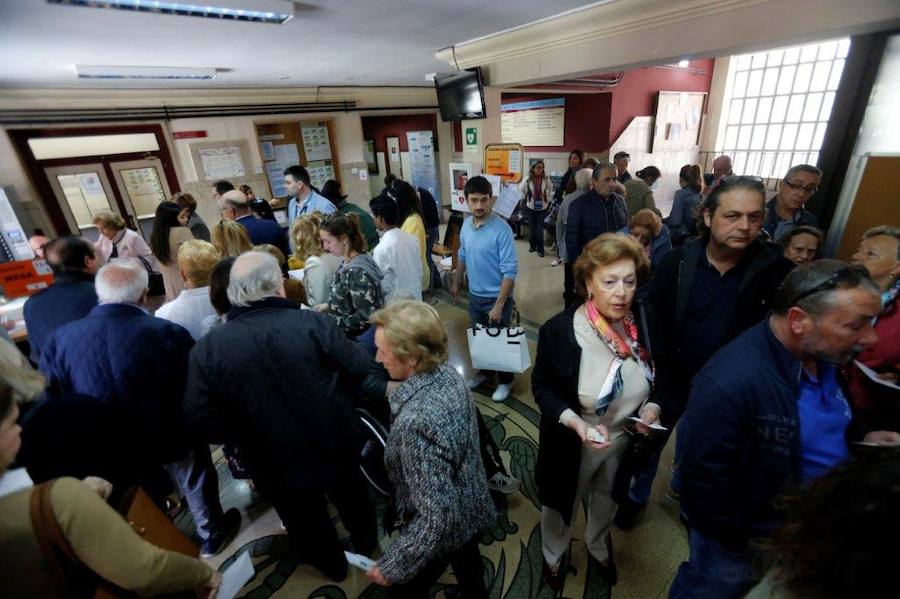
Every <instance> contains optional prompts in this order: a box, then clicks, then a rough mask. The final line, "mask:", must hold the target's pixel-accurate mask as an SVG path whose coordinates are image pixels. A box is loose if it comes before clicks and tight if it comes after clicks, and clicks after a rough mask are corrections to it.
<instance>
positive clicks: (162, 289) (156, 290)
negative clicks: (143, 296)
mask: <svg viewBox="0 0 900 599" xmlns="http://www.w3.org/2000/svg"><path fill="white" fill-rule="evenodd" d="M138 260H140V261H141V264H143V265H144V268H146V269H147V275H148V277H149V281H148V284H147V288H148V289H149V291H148V292H147V295H148V296H149V297H154V296H157V295H165V294H166V285H165V283H163V276H162V273H158V272H155V271H154V270H153V267H152V266H150V261H149V260H147V259H146V258H144V257H143V256H138Z"/></svg>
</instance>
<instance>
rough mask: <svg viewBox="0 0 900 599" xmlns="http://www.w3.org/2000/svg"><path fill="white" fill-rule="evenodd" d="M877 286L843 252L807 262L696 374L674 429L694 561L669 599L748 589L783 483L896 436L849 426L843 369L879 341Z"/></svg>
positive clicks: (774, 521) (894, 441) (774, 522)
mask: <svg viewBox="0 0 900 599" xmlns="http://www.w3.org/2000/svg"><path fill="white" fill-rule="evenodd" d="M879 292H880V290H879V289H878V287H877V286H876V285H875V284H874V283H873V282H872V280H871V279H870V278H869V276H868V273H867V272H866V270H865V269H864V268H861V267H851V266H848V265H846V264H844V263H842V262H838V261H837V260H819V261H816V262H812V263H810V264H805V265H803V266H799V267H797V268H796V269H795V270H793V271H792V272H791V273H790V274H789V275H788V276H787V277H786V278H785V280H784V283H783V284H782V285H781V286H780V287H779V288H778V291H777V292H776V294H775V296H774V298H773V301H772V306H771V308H772V312H771V314H770V315H769V316H768V318H766V319H765V320H763V321H762V322H760V323H759V324H757V325H756V326H753V327H751V328H750V329H748V330H747V331H745V332H744V333H743V334H741V335H740V336H738V337H737V338H736V339H734V341H732V342H731V343H729V344H728V345H726V346H725V347H723V348H722V349H721V350H720V351H719V352H718V353H716V354H715V355H714V356H713V357H712V358H710V360H709V362H708V363H707V364H706V366H705V367H704V368H703V370H701V371H700V373H699V374H698V375H697V376H696V377H695V378H694V382H693V385H692V387H691V395H690V400H689V401H688V405H687V410H686V412H685V414H684V417H683V418H682V420H681V424H680V428H679V431H678V436H679V442H680V443H679V445H680V447H681V457H680V461H679V464H678V469H679V474H680V477H681V508H682V513H683V515H684V517H685V518H686V520H687V523H688V527H689V530H690V558H689V560H688V561H687V562H684V563H682V564H681V567H680V568H679V570H678V573H677V574H676V576H675V580H674V581H673V583H672V588H671V591H670V594H669V597H670V599H672V598H677V599H680V598H682V597H716V598H722V599H727V598H730V597H735V598H737V597H743V596H744V595H745V594H746V593H747V591H749V590H750V589H751V588H752V587H753V586H754V585H755V584H756V583H757V582H758V581H759V580H760V578H762V574H764V573H763V572H759V571H758V570H756V569H755V568H754V564H755V560H754V558H755V557H757V556H756V555H755V549H754V548H755V547H756V544H755V541H758V540H760V539H764V538H766V537H767V536H769V535H770V534H771V533H772V531H773V529H774V528H776V527H777V526H778V515H777V512H776V506H775V503H776V502H775V499H776V498H777V496H778V495H779V494H780V493H781V492H783V491H784V489H785V487H786V486H787V485H792V484H800V483H807V482H809V481H811V480H813V479H816V478H818V477H820V476H822V475H823V474H825V473H826V472H828V470H830V469H831V468H832V467H834V466H836V465H838V464H840V463H841V462H843V461H844V460H846V459H847V458H848V456H849V453H850V452H849V447H848V442H853V441H862V442H865V443H877V444H882V445H898V444H900V435H898V434H897V433H893V432H889V431H875V432H870V433H868V434H866V435H865V437H862V438H860V437H861V436H862V432H863V431H862V430H860V431H859V433H858V434H854V432H851V433H849V434H848V427H849V426H850V423H851V420H852V419H853V415H852V413H851V410H850V406H849V404H848V402H847V398H846V397H845V396H844V393H843V391H842V390H841V384H840V375H839V373H838V367H839V366H840V365H841V364H846V363H847V362H849V361H850V360H851V359H853V357H854V356H855V355H857V354H858V353H859V352H860V351H862V350H864V349H865V348H867V347H870V346H871V345H872V344H874V343H875V342H876V340H877V339H878V335H877V334H876V332H875V330H874V329H873V328H872V318H873V317H874V316H875V315H877V314H878V313H879V311H880V309H881V303H880V300H879ZM855 430H856V427H855V426H854V428H853V429H851V431H855ZM827 532H828V531H827V528H826V529H823V534H827ZM849 566H850V567H852V564H851V565H849Z"/></svg>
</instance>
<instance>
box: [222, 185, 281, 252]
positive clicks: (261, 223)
mask: <svg viewBox="0 0 900 599" xmlns="http://www.w3.org/2000/svg"><path fill="white" fill-rule="evenodd" d="M219 210H220V211H221V213H222V218H224V219H229V220H234V221H237V222H239V223H241V224H242V225H244V228H245V229H247V235H249V236H250V241H251V242H253V245H263V244H267V243H268V244H271V245H274V246H275V247H277V248H278V249H279V250H281V252H282V253H283V254H284V255H285V256H289V255H290V253H291V251H290V249H289V248H288V240H287V235H286V234H285V231H284V229H282V228H281V225H279V224H278V223H277V222H275V221H272V220H268V219H261V218H257V217H256V216H255V215H254V214H253V212H251V210H250V201H249V200H248V199H247V196H246V195H244V192H242V191H240V190H237V189H232V190H231V191H226V192H225V193H223V194H222V195H221V196H220V197H219Z"/></svg>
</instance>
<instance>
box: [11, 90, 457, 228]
mask: <svg viewBox="0 0 900 599" xmlns="http://www.w3.org/2000/svg"><path fill="white" fill-rule="evenodd" d="M317 99H318V100H319V101H323V102H324V101H335V100H355V101H356V103H357V106H358V107H360V108H380V107H390V106H423V107H431V106H434V105H436V103H437V100H436V98H435V95H434V90H433V89H432V88H426V87H422V88H340V89H334V88H332V89H329V88H320V89H319V90H318V91H316V90H307V89H297V90H283V89H279V90H261V89H256V90H209V91H202V92H201V91H197V90H169V91H159V90H121V91H116V92H108V91H99V90H80V91H72V90H0V109H36V108H40V109H65V108H110V107H134V106H190V105H217V104H222V105H228V104H241V103H248V104H249V103H273V102H313V101H316V100H317ZM419 111H420V110H419ZM406 112H418V111H416V110H404V111H396V113H395V114H402V113H406ZM365 114H366V113H365V112H330V113H325V112H323V113H303V114H283V115H276V116H234V117H204V118H186V119H174V120H171V121H167V122H158V124H160V125H162V127H163V131H164V133H165V135H166V138H167V142H168V145H169V148H170V150H171V152H172V159H173V162H174V164H175V169H176V172H177V174H178V179H179V182H180V183H181V185H182V187H184V186H186V185H189V184H191V183H192V182H196V181H197V180H198V175H197V172H196V169H195V166H194V164H193V161H192V160H191V154H190V145H191V144H192V143H195V142H198V141H227V140H237V139H242V140H246V141H247V142H248V144H249V146H250V156H249V161H250V165H251V174H253V175H258V174H262V173H263V165H262V157H261V156H260V155H259V148H258V145H257V143H256V129H255V124H256V123H265V122H276V121H290V120H308V119H316V118H321V119H332V120H333V121H334V131H335V139H334V140H332V143H334V144H335V146H336V148H337V152H338V155H339V157H340V162H341V164H340V165H335V166H336V169H340V173H341V178H342V180H343V182H344V192H345V193H346V194H348V195H349V196H350V198H351V199H353V200H354V201H355V202H357V203H360V204H361V205H365V206H367V205H368V200H369V199H370V195H369V183H368V181H366V180H361V179H360V178H359V169H364V168H365V162H364V158H363V133H362V121H361V116H363V115H365ZM371 114H384V112H382V111H378V112H372V113H371ZM115 124H117V125H119V124H125V123H115ZM144 124H146V122H145V123H144ZM91 125H93V124H91ZM441 125H445V124H444V123H441ZM53 126H55V127H58V126H61V125H59V124H54V125H53ZM62 126H64V125H62ZM443 129H446V130H442V132H441V134H440V139H441V140H442V143H447V140H449V143H450V146H449V147H450V148H452V143H453V135H452V131H451V130H450V129H449V127H446V126H445V127H443ZM188 130H204V131H207V135H208V136H207V137H206V138H200V139H179V140H176V139H173V137H172V133H173V132H175V131H188ZM445 170H446V168H443V169H442V168H439V169H438V177H439V178H440V177H441V173H442V172H443V171H445ZM0 186H3V187H5V188H7V189H8V190H9V191H10V194H9V195H10V196H11V199H12V203H13V206H14V208H15V209H16V211H17V213H18V214H19V215H20V218H21V220H22V221H23V222H22V224H23V226H24V227H25V228H26V231H28V232H30V230H31V229H33V228H35V227H40V228H44V229H45V230H48V231H51V232H52V231H53V228H52V227H51V226H50V223H49V219H48V218H47V217H46V215H45V213H44V210H43V206H42V204H41V202H40V201H39V200H40V198H38V196H37V193H36V191H35V189H34V188H33V186H32V185H31V182H30V180H29V177H28V175H27V173H26V171H25V169H24V167H23V165H22V163H21V161H20V160H19V157H18V155H17V153H16V152H15V150H14V148H13V147H12V144H11V142H10V140H9V137H8V136H7V135H6V134H5V130H4V131H3V132H2V133H0Z"/></svg>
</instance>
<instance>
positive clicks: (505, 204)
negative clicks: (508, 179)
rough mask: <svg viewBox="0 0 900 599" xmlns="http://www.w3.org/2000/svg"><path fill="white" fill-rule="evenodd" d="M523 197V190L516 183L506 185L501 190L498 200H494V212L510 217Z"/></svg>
mask: <svg viewBox="0 0 900 599" xmlns="http://www.w3.org/2000/svg"><path fill="white" fill-rule="evenodd" d="M521 199H522V192H520V191H519V189H518V188H517V187H516V186H515V185H504V186H502V188H501V190H500V195H499V196H498V197H497V201H496V202H494V212H496V213H497V214H499V215H500V216H502V217H503V218H509V217H510V216H512V213H513V212H514V211H515V209H516V205H518V203H519V200H521Z"/></svg>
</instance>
